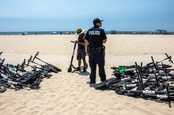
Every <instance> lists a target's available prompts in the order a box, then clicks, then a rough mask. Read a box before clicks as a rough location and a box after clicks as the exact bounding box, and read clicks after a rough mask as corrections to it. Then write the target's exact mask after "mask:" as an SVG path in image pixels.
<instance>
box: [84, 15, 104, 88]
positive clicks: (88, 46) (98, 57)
mask: <svg viewBox="0 0 174 115" xmlns="http://www.w3.org/2000/svg"><path fill="white" fill-rule="evenodd" d="M102 21H103V20H100V19H99V18H95V19H94V20H93V25H94V26H93V27H92V28H90V29H89V30H88V31H87V33H86V35H85V52H86V54H87V55H89V64H90V68H91V74H90V82H89V84H90V86H94V85H95V83H96V66H97V65H98V67H99V76H100V79H101V81H102V82H104V81H106V74H105V69H104V66H105V53H104V52H105V47H104V45H103V44H104V43H106V41H107V37H106V33H105V31H104V29H102V28H100V27H101V26H102Z"/></svg>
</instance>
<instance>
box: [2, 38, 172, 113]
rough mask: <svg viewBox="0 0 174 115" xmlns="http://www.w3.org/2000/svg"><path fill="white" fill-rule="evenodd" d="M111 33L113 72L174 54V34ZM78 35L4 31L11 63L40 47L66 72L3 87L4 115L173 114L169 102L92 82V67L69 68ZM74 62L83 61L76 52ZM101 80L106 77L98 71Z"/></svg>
mask: <svg viewBox="0 0 174 115" xmlns="http://www.w3.org/2000/svg"><path fill="white" fill-rule="evenodd" d="M107 36H108V41H107V43H106V66H105V70H106V74H107V78H111V77H114V76H113V75H112V72H113V71H112V70H111V69H110V67H112V66H119V65H132V64H134V63H135V62H137V63H138V64H140V63H141V62H143V63H144V64H146V63H148V62H150V61H151V56H153V57H154V59H155V60H156V61H160V60H162V59H164V58H165V53H168V54H169V55H172V57H173V56H174V35H107ZM76 39H77V36H75V35H26V36H21V35H10V36H8V35H7V36H2V35H1V36H0V51H3V54H2V55H1V58H5V63H11V64H18V63H22V61H23V59H24V58H26V59H28V58H29V57H30V55H34V54H35V53H36V52H37V51H39V52H40V54H39V57H40V58H41V59H43V60H45V61H47V62H49V63H52V64H54V65H56V66H58V67H59V68H61V69H62V72H60V73H57V74H53V76H52V77H51V78H50V79H44V80H43V82H42V83H41V89H39V90H29V89H27V88H26V89H22V90H20V91H15V90H14V89H7V91H6V92H4V93H1V94H0V98H1V99H0V115H128V114H132V115H138V114H139V115H173V113H174V109H173V108H169V107H168V104H166V103H160V102H156V101H152V100H144V99H142V98H133V97H127V96H122V95H117V94H116V93H115V92H114V91H100V90H95V89H93V88H90V87H89V86H88V85H87V84H86V82H88V81H89V73H90V70H89V68H88V72H87V73H85V74H81V73H68V72H67V69H68V67H69V63H70V59H71V56H72V51H73V45H74V44H73V43H71V42H70V41H71V40H76ZM87 61H88V57H87ZM73 64H74V65H75V66H77V61H76V56H75V57H74V62H73ZM166 64H169V63H168V62H166ZM172 66H173V64H172ZM97 82H100V79H99V76H98V74H97ZM172 106H173V107H174V104H173V103H172Z"/></svg>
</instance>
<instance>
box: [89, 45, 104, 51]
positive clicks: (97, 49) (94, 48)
mask: <svg viewBox="0 0 174 115" xmlns="http://www.w3.org/2000/svg"><path fill="white" fill-rule="evenodd" d="M103 50H105V46H104V45H103V46H99V47H89V51H103Z"/></svg>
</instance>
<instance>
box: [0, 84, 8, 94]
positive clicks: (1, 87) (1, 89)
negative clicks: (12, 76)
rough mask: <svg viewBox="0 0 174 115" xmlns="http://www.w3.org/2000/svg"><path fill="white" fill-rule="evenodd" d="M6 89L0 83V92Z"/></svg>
mask: <svg viewBox="0 0 174 115" xmlns="http://www.w3.org/2000/svg"><path fill="white" fill-rule="evenodd" d="M6 90H7V89H6V87H5V86H3V85H0V93H3V92H5V91H6Z"/></svg>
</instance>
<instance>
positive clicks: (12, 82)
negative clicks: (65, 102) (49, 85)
mask: <svg viewBox="0 0 174 115" xmlns="http://www.w3.org/2000/svg"><path fill="white" fill-rule="evenodd" d="M1 54H2V52H0V55H1ZM38 54H39V52H37V53H36V54H35V55H34V57H32V56H30V58H29V59H28V60H27V62H26V59H24V61H23V62H22V63H21V64H17V65H12V64H5V59H2V58H0V93H2V92H5V91H6V89H7V88H14V89H15V90H16V91H18V90H20V89H23V88H25V87H28V88H30V89H39V88H40V83H41V81H42V79H43V78H50V77H51V76H52V75H51V74H50V72H54V73H58V72H60V71H61V69H59V68H58V67H56V66H54V65H52V64H49V63H47V62H45V61H43V60H42V59H40V58H39V57H38ZM36 60H37V61H40V62H42V64H40V63H38V62H37V61H36Z"/></svg>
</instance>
